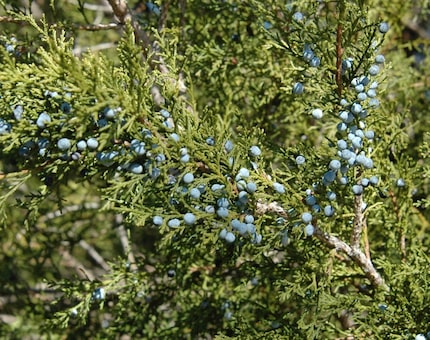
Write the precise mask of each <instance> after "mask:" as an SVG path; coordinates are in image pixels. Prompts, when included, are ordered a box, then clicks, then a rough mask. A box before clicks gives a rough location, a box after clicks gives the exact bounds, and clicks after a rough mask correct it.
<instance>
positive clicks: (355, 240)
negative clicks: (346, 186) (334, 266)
mask: <svg viewBox="0 0 430 340" xmlns="http://www.w3.org/2000/svg"><path fill="white" fill-rule="evenodd" d="M354 213H355V216H354V223H353V227H352V234H351V247H352V248H354V249H360V240H361V233H362V231H363V226H364V223H365V218H364V213H363V195H362V194H361V195H356V196H355V197H354Z"/></svg>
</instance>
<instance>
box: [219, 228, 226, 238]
mask: <svg viewBox="0 0 430 340" xmlns="http://www.w3.org/2000/svg"><path fill="white" fill-rule="evenodd" d="M226 236H227V229H225V228H224V229H223V230H221V231H220V233H219V238H222V239H225V237H226Z"/></svg>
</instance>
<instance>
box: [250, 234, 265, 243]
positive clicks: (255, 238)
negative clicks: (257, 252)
mask: <svg viewBox="0 0 430 340" xmlns="http://www.w3.org/2000/svg"><path fill="white" fill-rule="evenodd" d="M262 240H263V236H262V235H261V234H257V233H255V234H254V235H252V240H251V242H252V243H253V244H260V243H261V241H262Z"/></svg>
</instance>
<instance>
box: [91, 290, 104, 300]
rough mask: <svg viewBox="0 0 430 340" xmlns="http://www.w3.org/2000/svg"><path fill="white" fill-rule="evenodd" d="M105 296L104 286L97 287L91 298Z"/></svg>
mask: <svg viewBox="0 0 430 340" xmlns="http://www.w3.org/2000/svg"><path fill="white" fill-rule="evenodd" d="M105 297H106V292H105V290H104V288H97V289H95V290H94V292H93V298H94V299H95V300H104V299H105Z"/></svg>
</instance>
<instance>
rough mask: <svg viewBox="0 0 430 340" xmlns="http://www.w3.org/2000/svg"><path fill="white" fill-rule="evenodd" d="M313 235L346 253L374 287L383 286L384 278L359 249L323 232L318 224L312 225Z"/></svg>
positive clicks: (327, 244) (330, 246)
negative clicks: (313, 228)
mask: <svg viewBox="0 0 430 340" xmlns="http://www.w3.org/2000/svg"><path fill="white" fill-rule="evenodd" d="M314 227H315V231H314V235H315V237H316V238H318V239H319V240H320V241H321V242H323V243H324V244H325V245H326V246H328V247H329V248H333V249H336V250H337V251H341V252H343V253H345V254H346V255H348V256H349V257H350V258H351V259H352V260H353V261H354V262H355V263H356V264H357V265H358V266H359V267H360V268H361V269H362V270H363V272H364V275H365V276H366V277H367V278H368V279H369V281H370V282H371V284H372V285H373V286H375V287H384V286H385V284H384V280H383V279H382V277H381V275H380V274H379V273H378V271H377V270H376V269H375V267H374V266H373V263H372V261H370V259H368V258H367V257H366V256H365V255H364V253H363V252H362V251H361V250H360V249H356V248H355V249H354V248H352V247H351V246H349V245H348V244H347V243H345V242H344V241H342V240H340V239H339V238H337V237H336V236H333V235H330V234H329V233H326V232H323V231H322V230H321V229H320V228H319V227H318V226H314Z"/></svg>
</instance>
